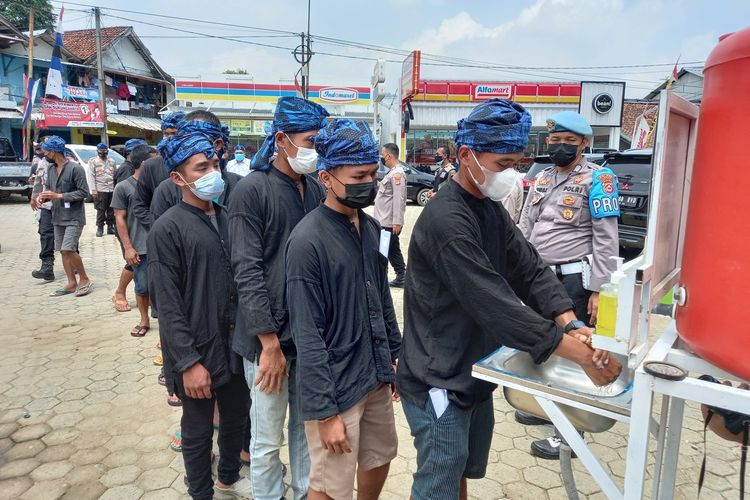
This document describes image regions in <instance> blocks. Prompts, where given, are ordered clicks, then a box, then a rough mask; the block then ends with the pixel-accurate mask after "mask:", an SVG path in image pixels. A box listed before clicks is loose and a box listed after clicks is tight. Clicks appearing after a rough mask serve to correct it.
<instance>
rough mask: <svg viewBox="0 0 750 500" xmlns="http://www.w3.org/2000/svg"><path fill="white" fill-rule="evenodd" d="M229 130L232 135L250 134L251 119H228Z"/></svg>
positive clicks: (251, 131) (251, 129)
mask: <svg viewBox="0 0 750 500" xmlns="http://www.w3.org/2000/svg"><path fill="white" fill-rule="evenodd" d="M229 130H230V132H231V134H232V135H251V134H252V133H253V122H252V120H237V119H234V118H232V119H231V120H229Z"/></svg>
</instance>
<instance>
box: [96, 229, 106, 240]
mask: <svg viewBox="0 0 750 500" xmlns="http://www.w3.org/2000/svg"><path fill="white" fill-rule="evenodd" d="M102 236H104V228H103V227H101V226H100V227H97V228H96V237H97V238H101V237H102Z"/></svg>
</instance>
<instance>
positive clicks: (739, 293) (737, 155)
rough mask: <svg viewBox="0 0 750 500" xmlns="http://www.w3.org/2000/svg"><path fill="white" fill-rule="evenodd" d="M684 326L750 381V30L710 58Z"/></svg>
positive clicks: (692, 341)
mask: <svg viewBox="0 0 750 500" xmlns="http://www.w3.org/2000/svg"><path fill="white" fill-rule="evenodd" d="M703 74H704V77H705V80H704V83H703V100H702V102H701V109H700V115H699V120H698V135H697V139H696V149H695V162H694V164H693V176H692V184H691V189H690V206H689V208H688V221H687V230H686V233H685V246H684V254H683V258H682V286H683V287H684V288H685V290H686V297H687V301H686V303H685V305H684V306H682V307H678V308H677V330H678V331H679V332H680V336H681V337H682V338H683V340H684V341H685V342H686V343H687V344H688V346H690V348H691V349H693V350H694V351H695V352H696V353H698V354H699V355H700V356H702V357H703V358H704V359H706V360H708V361H709V362H711V363H713V364H715V365H716V366H718V367H720V368H723V369H724V370H726V371H728V372H730V373H733V374H734V375H737V376H738V377H740V378H743V379H746V380H750V196H747V194H744V195H743V192H745V193H747V189H748V187H750V183H748V184H747V185H745V183H747V182H748V181H747V180H746V179H747V172H746V170H747V155H748V147H750V28H746V29H744V30H742V31H738V32H736V33H733V34H731V35H729V36H725V37H722V39H721V40H720V42H719V44H718V45H717V46H716V48H714V50H713V51H712V52H711V54H710V55H709V56H708V59H707V60H706V66H705V68H704V73H703Z"/></svg>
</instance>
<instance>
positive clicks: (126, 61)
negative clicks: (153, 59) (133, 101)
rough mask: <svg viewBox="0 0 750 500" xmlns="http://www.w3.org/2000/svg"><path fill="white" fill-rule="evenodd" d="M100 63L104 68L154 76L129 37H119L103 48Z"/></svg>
mask: <svg viewBox="0 0 750 500" xmlns="http://www.w3.org/2000/svg"><path fill="white" fill-rule="evenodd" d="M102 64H103V65H104V69H114V70H118V71H126V72H128V73H133V74H137V75H143V76H156V75H154V74H153V73H152V71H151V68H149V66H148V64H147V63H146V61H145V59H144V58H143V56H142V55H141V54H140V53H139V52H138V51H137V50H136V49H135V46H134V45H133V43H132V42H131V41H130V39H129V38H121V39H120V40H118V41H117V42H115V43H113V44H111V45H110V46H109V47H107V48H106V49H105V50H104V57H102Z"/></svg>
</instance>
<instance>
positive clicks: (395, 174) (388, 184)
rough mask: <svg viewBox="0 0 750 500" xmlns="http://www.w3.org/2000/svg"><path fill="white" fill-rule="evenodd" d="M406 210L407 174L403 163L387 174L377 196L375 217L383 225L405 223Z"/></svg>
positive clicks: (390, 225) (400, 224)
mask: <svg viewBox="0 0 750 500" xmlns="http://www.w3.org/2000/svg"><path fill="white" fill-rule="evenodd" d="M405 212H406V174H405V173H404V169H403V167H402V166H401V164H398V165H396V166H395V167H393V168H392V169H390V170H389V171H388V173H387V174H385V177H383V180H382V181H380V182H379V186H378V195H377V197H376V198H375V213H374V215H375V219H376V220H377V221H378V222H379V223H380V225H381V226H382V227H393V226H403V225H404V213H405Z"/></svg>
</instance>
